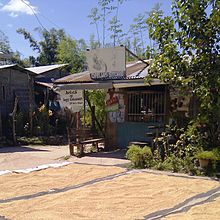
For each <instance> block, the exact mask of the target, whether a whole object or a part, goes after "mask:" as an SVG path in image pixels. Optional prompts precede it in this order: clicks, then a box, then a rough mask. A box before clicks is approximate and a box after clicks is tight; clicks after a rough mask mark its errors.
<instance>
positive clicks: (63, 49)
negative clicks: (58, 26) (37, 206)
mask: <svg viewBox="0 0 220 220" xmlns="http://www.w3.org/2000/svg"><path fill="white" fill-rule="evenodd" d="M83 48H84V47H83ZM83 52H84V51H82V50H81V49H80V48H79V46H78V42H77V41H76V40H73V39H71V38H70V37H65V38H63V39H62V40H61V42H60V44H59V45H58V48H57V59H58V60H59V62H60V63H68V64H69V66H70V72H71V73H77V72H80V71H82V70H84V64H85V56H84V53H83Z"/></svg>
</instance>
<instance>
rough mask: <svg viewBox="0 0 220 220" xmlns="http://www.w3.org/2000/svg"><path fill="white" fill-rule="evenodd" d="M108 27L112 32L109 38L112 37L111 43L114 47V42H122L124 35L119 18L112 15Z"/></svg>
mask: <svg viewBox="0 0 220 220" xmlns="http://www.w3.org/2000/svg"><path fill="white" fill-rule="evenodd" d="M109 24H110V27H109V28H108V30H109V31H110V32H111V33H112V34H111V35H110V38H111V39H113V45H114V47H115V45H116V42H117V44H118V45H120V44H121V43H122V40H123V37H124V36H125V35H126V34H124V33H123V30H122V29H121V28H122V26H123V25H122V24H121V23H120V20H118V19H117V17H116V16H114V17H112V19H111V20H110V21H109Z"/></svg>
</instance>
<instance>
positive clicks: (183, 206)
mask: <svg viewBox="0 0 220 220" xmlns="http://www.w3.org/2000/svg"><path fill="white" fill-rule="evenodd" d="M51 148H53V147H51ZM44 149H46V148H44ZM66 150H68V149H67V148H66ZM49 151H50V147H48V149H47V151H43V152H42V151H40V152H39V151H36V152H35V151H31V152H32V153H33V154H31V153H30V151H28V152H23V154H22V152H20V153H18V152H17V153H15V155H16V154H17V156H18V157H19V155H20V157H22V155H25V156H24V157H23V158H28V155H29V156H30V157H33V158H36V157H39V158H42V157H43V156H42V155H44V154H46V153H48V154H50V156H49V155H47V160H46V159H45V157H43V159H44V160H45V162H47V163H48V162H49V161H52V162H54V161H60V160H61V159H60V158H63V156H62V155H63V153H64V155H66V153H67V154H68V151H65V150H64V148H63V149H59V148H53V150H51V151H50V152H51V153H49ZM62 151H63V152H62ZM53 152H54V154H53ZM38 153H39V154H38ZM4 154H6V158H7V156H8V155H7V153H6V152H5V153H4ZM8 154H9V155H10V154H13V153H8ZM15 155H14V157H15ZM40 155H41V156H40ZM114 155H115V158H114ZM11 156H12V155H11ZM17 156H16V157H17ZM44 156H45V155H44ZM2 157H3V156H2V155H1V154H0V159H2ZM8 158H10V157H8ZM70 160H72V162H73V163H72V164H70V165H67V166H63V167H60V168H49V169H45V170H41V171H35V172H31V173H29V174H21V173H20V174H17V173H12V174H5V175H1V176H0V189H1V190H0V219H1V216H4V217H5V218H7V219H19V220H20V219H22V220H23V219H28V220H29V219H38V220H39V219H49V220H50V219H51V220H52V219H53V220H56V219H57V220H58V219H71V220H72V219H74V220H75V219H91V220H92V219H100V220H101V219H149V220H150V219H152V220H153V219H172V220H173V219H178V220H179V219H214V220H215V219H216V220H217V219H219V216H220V197H219V196H220V184H219V182H218V181H213V180H209V179H205V178H194V177H190V176H186V175H176V174H172V173H165V172H157V171H151V170H130V171H129V170H127V169H125V168H122V167H119V166H116V165H117V164H122V163H125V162H127V161H126V160H124V159H122V155H121V156H120V154H117V152H116V153H115V154H114V153H109V154H105V153H101V154H94V155H92V156H91V155H90V156H87V157H84V158H80V159H76V158H71V159H70ZM74 160H77V161H74ZM18 161H19V166H20V168H21V167H22V166H23V167H25V166H26V167H27V165H28V164H25V163H24V164H23V165H22V164H20V162H21V161H20V160H18ZM32 162H33V161H32ZM40 162H44V161H43V160H41V161H40ZM120 162H121V163H120ZM13 163H14V165H15V164H16V161H14V162H13ZM81 163H82V164H81ZM86 163H87V164H86ZM1 164H2V165H3V164H4V163H3V162H1ZM6 164H7V160H6ZM34 164H37V163H36V161H35V163H34ZM34 164H32V167H33V165H34ZM112 164H113V165H114V166H112ZM8 165H10V166H11V168H12V169H14V167H13V166H12V164H10V163H8ZM4 166H5V168H6V169H7V166H6V165H4Z"/></svg>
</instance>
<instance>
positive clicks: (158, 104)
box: [127, 91, 166, 123]
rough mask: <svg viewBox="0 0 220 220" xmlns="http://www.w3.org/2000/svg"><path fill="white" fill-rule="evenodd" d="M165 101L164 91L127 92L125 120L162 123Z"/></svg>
mask: <svg viewBox="0 0 220 220" xmlns="http://www.w3.org/2000/svg"><path fill="white" fill-rule="evenodd" d="M165 102H166V97H165V93H164V92H161V91H135V92H128V109H127V114H128V115H127V120H128V121H133V122H160V123H163V122H164V120H165Z"/></svg>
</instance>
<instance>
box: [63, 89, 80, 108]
mask: <svg viewBox="0 0 220 220" xmlns="http://www.w3.org/2000/svg"><path fill="white" fill-rule="evenodd" d="M59 94H60V99H59V103H60V107H61V108H69V109H71V110H72V111H73V112H79V111H80V110H81V109H82V107H83V104H84V99H83V90H60V92H59Z"/></svg>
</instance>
